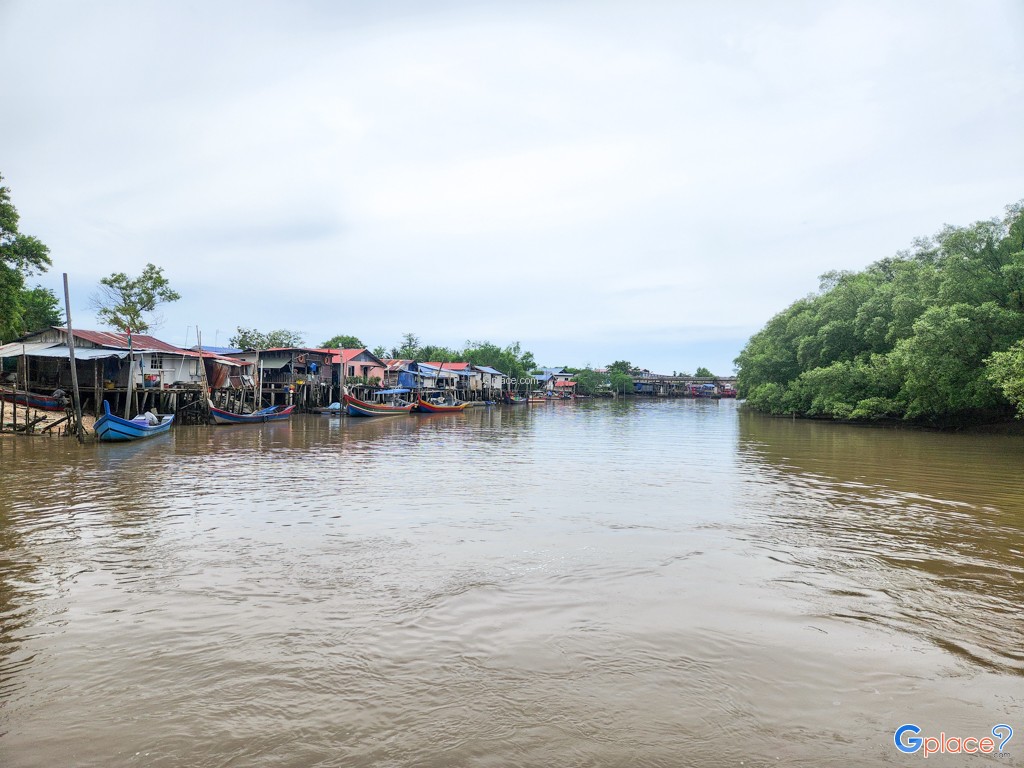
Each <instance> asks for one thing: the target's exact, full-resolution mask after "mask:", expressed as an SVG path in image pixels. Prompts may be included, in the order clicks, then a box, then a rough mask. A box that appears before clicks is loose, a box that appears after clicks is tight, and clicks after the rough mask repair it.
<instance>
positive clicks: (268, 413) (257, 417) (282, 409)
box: [210, 405, 295, 424]
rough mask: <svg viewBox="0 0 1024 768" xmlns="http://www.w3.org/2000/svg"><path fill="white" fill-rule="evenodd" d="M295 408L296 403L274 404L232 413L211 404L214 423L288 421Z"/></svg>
mask: <svg viewBox="0 0 1024 768" xmlns="http://www.w3.org/2000/svg"><path fill="white" fill-rule="evenodd" d="M294 410H295V406H294V405H272V406H270V407H269V408H263V409H262V410H259V411H255V412H253V413H231V411H222V410H221V409H220V408H214V407H213V406H212V405H211V406H210V416H211V417H212V418H213V423H214V424H265V423H266V422H268V421H287V420H288V419H289V417H291V415H292V411H294Z"/></svg>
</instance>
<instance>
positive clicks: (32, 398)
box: [0, 389, 65, 411]
mask: <svg viewBox="0 0 1024 768" xmlns="http://www.w3.org/2000/svg"><path fill="white" fill-rule="evenodd" d="M0 397H3V399H4V400H6V401H7V402H8V403H14V404H15V405H27V406H28V407H29V408H38V409H39V410H41V411H63V410H64V408H65V405H64V403H65V401H64V400H58V399H57V398H55V397H50V396H49V395H40V394H36V393H35V392H23V391H17V392H11V391H10V390H9V389H5V390H0Z"/></svg>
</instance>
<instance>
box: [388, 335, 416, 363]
mask: <svg viewBox="0 0 1024 768" xmlns="http://www.w3.org/2000/svg"><path fill="white" fill-rule="evenodd" d="M390 356H391V357H392V358H395V359H397V360H416V359H418V358H420V357H421V355H420V337H419V336H417V335H416V334H415V333H404V334H402V343H401V345H400V346H397V347H392V348H391V355H390Z"/></svg>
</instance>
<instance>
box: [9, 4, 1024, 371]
mask: <svg viewBox="0 0 1024 768" xmlns="http://www.w3.org/2000/svg"><path fill="white" fill-rule="evenodd" d="M1022 40H1024V3H1022V2H1020V0H979V1H977V2H964V1H959V0H958V1H957V2H948V1H943V0H922V1H920V2H914V1H913V0H909V1H904V2H870V0H851V1H850V2H842V1H836V2H831V1H829V0H820V1H814V2H784V1H782V0H779V1H778V2H762V1H761V0H755V1H752V2H729V1H726V0H721V1H717V0H716V1H714V2H712V0H706V1H705V2H682V1H681V0H680V1H677V2H646V1H644V0H629V1H628V2H627V1H626V0H622V1H621V2H573V1H566V2H560V1H559V0H545V1H544V2H524V1H523V0H517V1H516V2H511V1H507V2H486V1H479V2H426V1H425V0H416V1H414V2H380V1H375V2H371V1H370V0H366V1H365V2H359V3H354V2H326V1H325V2H283V1H282V2H278V3H259V2H249V1H247V2H205V1H204V2H170V1H167V2H159V3H158V2H141V1H139V0H131V1H125V2H77V1H76V2H49V1H48V0H30V1H28V2H21V1H20V0H0V173H2V174H3V176H4V177H5V183H6V184H7V186H9V187H10V188H11V192H12V198H13V201H14V204H15V206H16V207H17V208H18V210H19V212H20V214H21V217H22V220H21V228H22V231H23V232H25V233H28V234H32V235H35V236H36V237H38V238H40V239H41V240H42V241H43V242H45V243H46V244H47V245H48V246H49V247H50V249H51V255H52V258H53V268H52V269H51V271H50V272H49V273H48V274H46V275H45V276H43V278H42V279H41V282H42V284H43V285H44V286H46V287H51V288H54V289H55V290H56V291H57V292H58V295H62V290H63V289H62V288H61V273H63V272H67V273H68V274H69V278H70V280H71V286H72V292H73V302H72V319H73V321H74V323H75V325H76V326H77V327H82V328H89V327H92V328H96V327H100V326H99V325H98V323H97V321H96V319H95V317H94V315H93V312H92V310H91V309H90V308H89V302H88V299H89V295H90V294H92V293H94V292H95V290H96V288H97V285H98V282H99V280H100V278H102V277H104V276H106V275H109V274H111V273H112V272H116V271H125V272H128V273H129V274H132V275H137V274H138V273H139V272H141V270H142V269H143V267H144V266H145V264H146V263H147V262H152V263H154V264H156V265H158V266H161V267H163V268H164V271H165V274H166V275H167V277H168V278H169V279H170V281H171V284H172V286H173V287H174V288H176V289H177V290H178V291H179V292H180V293H181V295H182V299H181V300H180V301H179V302H177V303H175V304H172V305H167V306H166V307H164V308H163V310H162V314H163V317H164V322H163V325H162V326H161V327H160V328H159V330H157V331H155V335H157V336H159V337H161V338H163V339H165V340H166V341H169V342H171V343H175V344H182V345H185V344H188V345H191V344H194V343H195V340H196V330H195V329H196V327H199V328H200V329H201V330H202V333H203V341H204V343H207V344H213V343H214V342H216V343H218V344H220V345H225V344H226V343H227V340H228V338H229V337H230V336H231V335H232V334H233V332H234V330H235V327H236V326H246V327H255V328H257V329H259V330H263V331H269V330H274V329H277V328H287V329H290V330H296V331H299V332H301V333H302V334H303V335H304V337H305V339H306V341H307V342H308V343H309V344H310V345H318V344H319V343H321V342H322V341H324V340H325V339H327V338H328V337H330V336H333V335H335V334H337V333H350V334H354V335H356V336H359V337H360V338H361V339H362V340H363V341H364V342H366V343H367V344H368V345H370V346H371V347H373V346H376V345H378V344H381V345H385V346H387V347H391V346H393V345H395V344H396V343H397V342H398V341H399V339H400V337H401V335H402V333H404V332H406V331H412V332H414V333H416V334H417V335H419V337H420V338H421V340H422V341H424V342H429V343H435V344H445V345H450V346H458V345H461V344H462V342H464V341H465V340H467V339H474V340H476V339H488V340H491V341H493V342H495V343H498V344H502V345H505V344H508V343H511V342H514V341H520V342H521V343H522V344H523V345H524V347H525V348H527V349H530V350H532V351H533V352H534V353H535V355H536V357H537V359H538V362H540V363H542V364H545V365H556V364H568V365H584V364H587V363H589V364H593V365H595V366H600V365H605V364H607V363H609V362H612V361H613V360H617V359H627V360H630V361H632V362H633V363H634V364H637V365H640V366H643V367H647V368H650V369H652V370H655V371H659V372H672V371H689V372H692V371H693V370H694V369H695V368H696V367H697V366H701V365H704V366H707V367H709V368H711V369H712V370H713V371H714V372H715V373H719V374H727V373H731V372H732V370H733V365H732V360H733V358H734V357H735V356H736V355H737V353H738V352H739V350H740V349H741V348H742V346H743V344H744V343H745V341H746V339H747V338H748V337H749V335H750V334H751V333H753V332H755V331H757V330H758V329H759V328H760V327H761V326H762V325H763V324H764V323H765V321H767V320H768V319H769V318H770V317H771V316H772V315H773V314H775V313H776V312H778V311H780V310H781V309H783V308H784V307H786V306H787V305H789V304H790V303H791V302H793V301H794V300H796V299H798V298H800V297H801V296H803V295H806V294H807V293H809V292H811V291H813V290H816V288H817V285H818V279H817V278H818V276H819V275H820V274H822V273H823V272H826V271H828V270H832V269H861V268H863V267H864V266H866V265H868V264H870V263H871V262H873V261H876V260H878V259H880V258H884V257H887V256H891V255H893V254H894V253H895V252H896V251H898V250H900V249H903V248H906V247H908V246H909V245H910V243H911V241H912V240H913V238H914V237H916V236H919V235H929V234H933V233H934V232H936V231H937V230H938V229H940V228H941V226H942V225H943V224H946V223H949V224H969V223H971V222H973V221H976V220H979V219H985V218H990V217H992V216H1001V215H1002V213H1003V209H1004V206H1006V205H1007V204H1009V203H1012V202H1015V201H1017V200H1019V199H1021V198H1022V197H1024V183H1022V182H1024V140H1022V138H1021V136H1022V135H1024V133H1022V131H1024V128H1022V126H1024V98H1022V97H1024V93H1022V91H1024V45H1021V41H1022Z"/></svg>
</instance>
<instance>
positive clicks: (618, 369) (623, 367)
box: [608, 360, 633, 376]
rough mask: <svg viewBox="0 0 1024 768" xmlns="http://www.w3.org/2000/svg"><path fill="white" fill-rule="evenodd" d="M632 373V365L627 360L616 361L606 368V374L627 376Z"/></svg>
mask: <svg viewBox="0 0 1024 768" xmlns="http://www.w3.org/2000/svg"><path fill="white" fill-rule="evenodd" d="M632 372H633V365H632V363H630V362H629V361H628V360H616V361H615V362H614V363H612V364H611V365H609V366H608V373H624V374H626V375H627V376H628V375H629V374H631V373H632Z"/></svg>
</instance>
